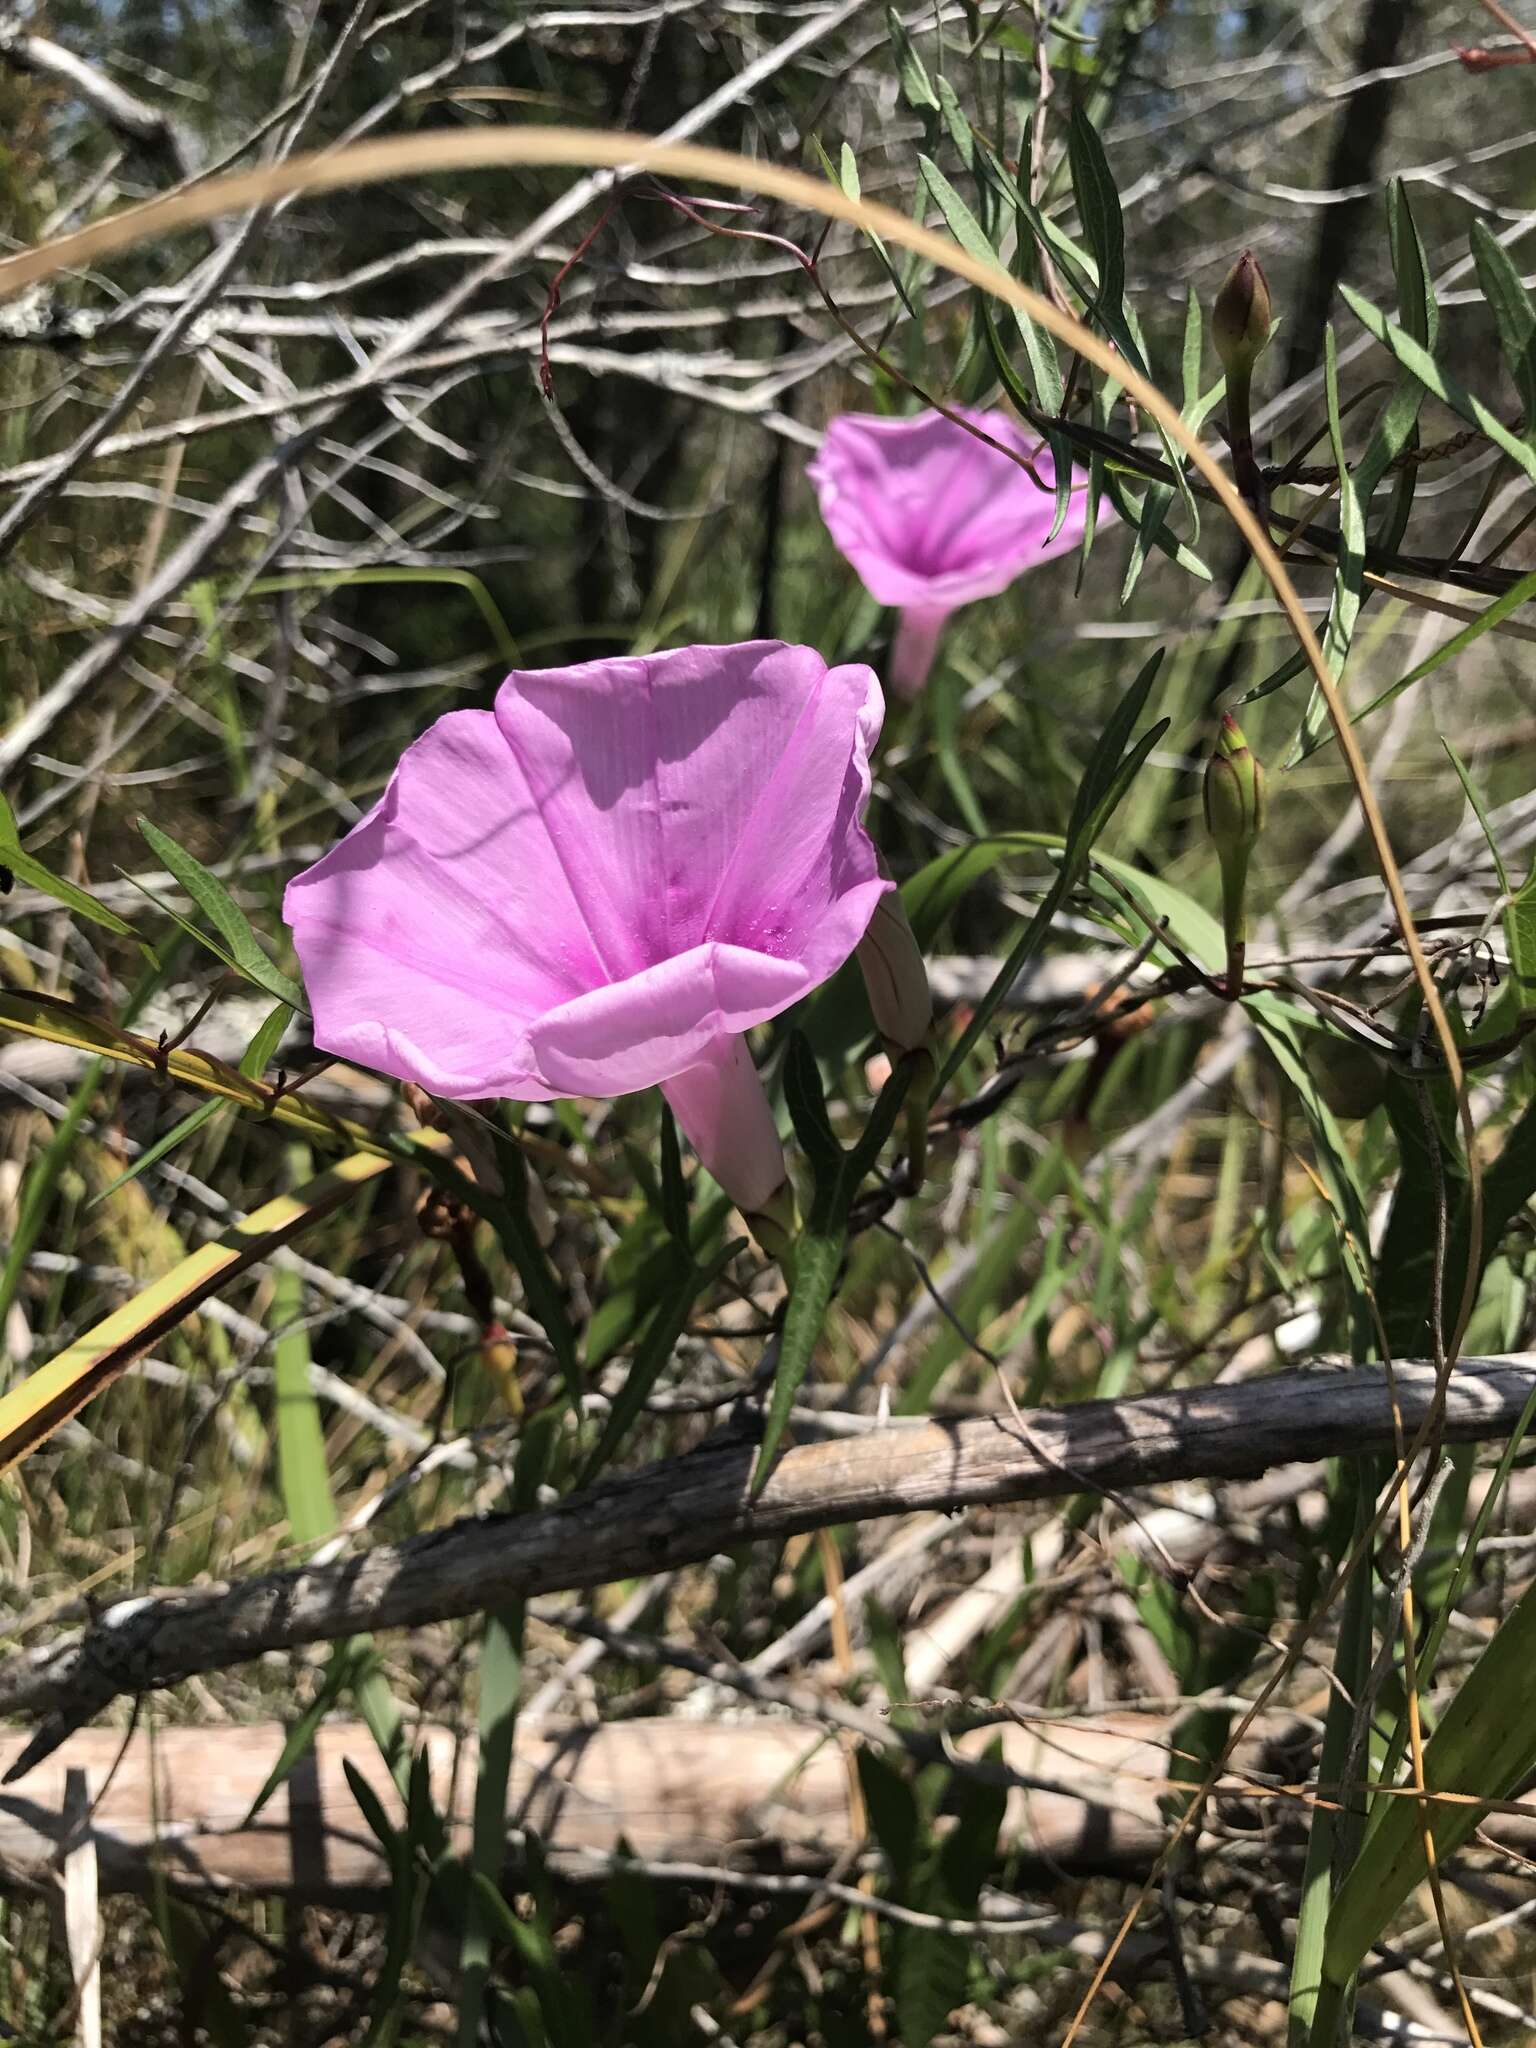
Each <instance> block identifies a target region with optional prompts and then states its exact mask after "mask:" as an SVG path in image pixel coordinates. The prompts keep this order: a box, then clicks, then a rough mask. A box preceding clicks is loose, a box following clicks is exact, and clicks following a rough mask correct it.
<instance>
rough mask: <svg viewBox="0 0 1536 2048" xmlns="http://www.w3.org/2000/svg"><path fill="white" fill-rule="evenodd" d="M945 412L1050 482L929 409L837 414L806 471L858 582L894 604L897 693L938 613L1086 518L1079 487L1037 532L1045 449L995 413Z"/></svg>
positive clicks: (982, 593) (1051, 551) (1029, 563)
mask: <svg viewBox="0 0 1536 2048" xmlns="http://www.w3.org/2000/svg"><path fill="white" fill-rule="evenodd" d="M954 409H955V411H956V412H959V413H961V414H962V416H963V417H964V418H965V419H968V420H970V421H971V422H972V424H973V425H975V426H978V427H980V428H982V429H983V430H984V431H985V432H986V433H988V434H990V435H991V436H992V438H993V440H994V441H1000V442H1002V444H1003V445H1004V447H1008V448H1014V449H1017V450H1018V451H1019V452H1020V453H1021V454H1023V455H1026V456H1028V458H1029V460H1030V461H1031V462H1032V463H1033V465H1034V468H1035V473H1036V475H1038V476H1039V477H1040V478H1041V479H1042V481H1043V482H1044V483H1045V484H1047V485H1048V486H1049V488H1048V489H1046V490H1041V489H1040V488H1039V486H1038V485H1036V484H1035V483H1034V482H1033V481H1032V479H1031V477H1030V475H1029V472H1028V470H1025V469H1021V468H1020V466H1019V465H1018V463H1016V462H1014V461H1013V460H1012V459H1011V458H1010V457H1009V456H1007V455H1004V454H1002V453H1001V452H1000V451H999V450H998V449H996V448H989V447H988V446H987V444H986V442H985V441H978V440H977V439H976V437H975V435H974V434H968V433H967V432H966V430H965V428H964V427H962V426H959V425H957V424H956V422H955V421H954V420H951V419H947V418H946V417H945V416H944V414H943V413H940V412H923V413H918V414H916V415H914V416H913V417H912V418H910V419H885V418H881V417H878V416H876V415H874V414H871V413H862V412H845V413H840V414H839V415H838V417H837V418H836V419H835V420H833V422H832V424H831V425H830V426H829V427H828V429H827V433H826V438H825V440H824V441H823V442H822V444H821V448H820V451H819V453H818V454H817V456H816V459H815V461H814V462H812V463H811V465H810V467H809V469H808V470H807V471H806V474H807V475H808V476H809V477H810V479H811V482H812V483H813V484H814V485H815V486H816V496H817V498H818V500H819V501H820V504H821V516H822V518H823V519H824V520H825V521H826V522H827V527H828V529H829V531H830V532H831V535H832V538H833V540H834V541H835V542H836V543H837V546H838V549H839V551H840V552H841V553H842V554H844V555H845V556H846V557H847V558H848V560H849V561H850V562H851V563H852V564H853V566H854V568H855V569H856V570H857V571H858V573H859V577H860V580H861V581H862V582H863V584H864V587H865V589H866V590H867V591H868V592H869V594H870V596H871V597H873V598H876V599H878V601H879V602H880V603H881V604H889V605H896V606H898V607H899V608H900V611H901V622H900V624H899V626H898V627H897V630H896V644H895V647H894V649H893V651H892V656H891V678H890V679H891V683H892V685H893V686H894V687H895V688H896V689H897V690H899V691H900V692H901V693H902V695H903V696H906V697H913V696H916V694H917V692H918V691H919V690H920V689H921V688H922V686H923V684H924V683H925V682H926V681H927V680H928V671H929V670H930V669H931V668H932V666H933V658H934V655H935V654H936V653H937V651H938V644H939V635H940V633H941V631H942V630H943V626H944V621H945V620H946V619H947V618H948V617H949V615H950V613H951V612H952V611H954V610H955V608H956V607H957V606H958V605H962V604H970V603H971V602H972V600H973V599H975V598H978V597H996V596H997V594H998V592H999V591H1001V590H1006V589H1007V588H1008V585H1009V584H1010V583H1012V581H1013V580H1014V578H1015V577H1016V576H1017V575H1019V574H1020V572H1021V571H1022V570H1025V569H1032V568H1034V567H1035V566H1036V565H1037V564H1039V563H1041V562H1048V561H1050V560H1052V559H1053V558H1054V557H1055V556H1057V555H1061V554H1065V553H1067V552H1068V550H1070V549H1072V548H1075V547H1076V546H1077V545H1078V543H1079V541H1081V539H1082V537H1083V528H1084V526H1085V524H1086V523H1087V504H1086V500H1085V498H1084V496H1083V495H1082V493H1080V492H1079V493H1077V494H1075V495H1074V498H1073V501H1072V504H1071V506H1070V507H1069V509H1068V512H1067V516H1066V518H1065V519H1064V520H1063V521H1062V526H1061V531H1060V533H1058V534H1057V536H1056V538H1055V539H1054V540H1050V541H1048V540H1047V538H1046V536H1047V535H1048V534H1049V533H1050V530H1051V522H1052V520H1053V519H1054V518H1055V516H1056V494H1055V476H1056V472H1055V466H1054V464H1053V463H1052V461H1051V452H1050V450H1049V448H1047V447H1046V446H1045V445H1044V444H1043V443H1038V444H1037V443H1036V442H1034V441H1032V440H1031V439H1030V438H1029V436H1028V435H1027V434H1025V433H1024V431H1023V430H1022V428H1020V427H1019V426H1018V425H1017V424H1016V423H1015V422H1014V421H1013V420H1012V419H1010V418H1009V416H1008V415H1007V414H1006V413H1002V412H973V411H970V410H968V409H967V408H965V407H962V406H957V407H955V408H954Z"/></svg>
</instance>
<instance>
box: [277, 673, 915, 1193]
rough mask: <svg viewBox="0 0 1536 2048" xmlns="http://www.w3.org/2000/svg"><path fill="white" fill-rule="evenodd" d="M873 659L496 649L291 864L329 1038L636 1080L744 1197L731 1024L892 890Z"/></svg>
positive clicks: (748, 1087) (770, 1186)
mask: <svg viewBox="0 0 1536 2048" xmlns="http://www.w3.org/2000/svg"><path fill="white" fill-rule="evenodd" d="M883 711H884V705H883V702H882V699H881V695H880V686H879V684H878V683H877V682H876V680H875V676H874V672H873V671H872V670H871V669H868V668H864V667H851V666H850V667H843V668H832V669H829V668H828V667H827V665H826V663H825V662H824V661H823V660H822V659H821V657H820V656H819V655H818V654H815V653H814V652H813V651H812V650H811V649H810V648H808V647H787V646H785V645H784V644H783V643H782V642H779V641H768V640H765V641H756V642H752V643H749V644H747V645H744V646H736V647H685V648H681V649H679V650H678V651H677V652H675V653H669V654H650V655H643V656H635V657H627V658H620V659H615V660H612V661H593V662H585V663H583V664H581V665H580V666H578V667H575V668H564V669H534V670H519V671H517V672H515V673H514V674H512V675H510V676H508V678H507V680H506V682H505V683H504V684H503V685H502V687H501V689H500V691H499V692H498V693H497V697H496V705H495V709H494V710H492V711H450V712H449V713H448V714H447V716H446V717H443V718H440V719H438V721H437V723H436V724H435V725H433V726H432V727H430V729H429V730H428V731H427V732H426V733H424V734H423V735H422V737H421V738H420V739H419V740H417V741H416V742H415V744H414V745H413V746H411V747H410V748H408V749H407V751H406V753H405V754H404V756H403V757H402V759H401V760H400V762H399V764H398V766H397V767H396V769H395V772H394V774H393V775H392V776H391V778H390V782H389V786H388V788H387V789H386V790H385V792H384V796H383V798H382V800H381V801H380V802H379V804H378V805H377V807H376V808H375V809H374V810H372V811H371V812H370V813H369V814H368V816H367V817H366V818H364V819H363V820H362V822H361V823H360V824H358V825H356V826H354V827H353V829H352V831H350V832H349V833H348V834H347V836H346V837H345V838H344V839H343V840H341V841H340V843H339V844H338V845H336V846H334V847H332V848H331V850H330V851H329V852H328V853H326V854H325V855H324V856H323V857H322V858H321V859H320V860H318V861H317V862H316V863H315V865H314V866H313V867H312V868H307V869H306V870H305V871H304V873H302V874H300V875H296V876H295V877H294V879H293V881H292V882H290V883H289V885H288V893H287V896H286V898H285V900H284V905H283V912H284V916H285V917H286V918H287V921H288V923H289V924H290V926H291V927H292V929H293V934H294V942H295V944H296V945H297V947H298V952H299V958H300V961H301V962H302V964H303V968H304V978H305V982H306V984H307V986H308V989H309V995H310V1000H311V1003H312V1005H313V1009H314V1020H315V1042H316V1044H317V1045H318V1046H319V1047H320V1048H321V1049H322V1050H323V1051H325V1052H330V1053H335V1054H338V1055H339V1056H341V1057H342V1058H345V1059H350V1060H356V1061H359V1062H360V1063H362V1064H364V1065H366V1066H370V1067H374V1068H377V1069H378V1070H380V1071H381V1072H383V1073H386V1074H393V1075H395V1076H396V1077H397V1078H398V1079H400V1080H406V1081H416V1082H419V1083H420V1084H421V1086H422V1087H424V1088H427V1089H429V1090H431V1091H432V1093H434V1094H436V1095H441V1096H446V1097H450V1098H455V1097H457V1098H462V1097H479V1096H506V1097H510V1098H512V1099H513V1100H515V1101H523V1102H545V1101H549V1100H551V1099H553V1098H555V1097H559V1096H570V1095H599V1096H602V1095H625V1094H628V1093H630V1092H631V1091H632V1090H634V1089H639V1088H649V1087H652V1086H655V1085H658V1084H659V1085H660V1087H661V1089H662V1092H663V1093H664V1094H665V1096H666V1098H667V1100H668V1101H669V1102H670V1103H671V1105H672V1108H673V1111H674V1112H675V1114H676V1116H677V1119H678V1122H679V1123H680V1124H681V1126H682V1127H683V1129H684V1131H685V1132H686V1133H687V1135H688V1137H689V1139H690V1140H691V1141H692V1144H693V1147H694V1149H695V1151H696V1152H697V1153H698V1155H699V1157H700V1158H701V1159H702V1160H703V1162H704V1164H705V1165H706V1166H707V1167H708V1168H709V1170H710V1172H711V1173H713V1174H714V1176H715V1178H716V1179H717V1180H718V1181H719V1182H720V1185H721V1186H722V1187H723V1188H724V1189H725V1190H726V1191H727V1193H728V1194H729V1195H730V1196H731V1198H732V1200H733V1201H735V1202H736V1204H737V1205H738V1207H740V1208H741V1209H742V1210H743V1211H745V1212H746V1213H747V1214H748V1215H755V1214H757V1213H758V1212H760V1211H762V1210H763V1209H765V1207H767V1205H768V1204H769V1203H770V1202H771V1201H772V1200H773V1198H774V1197H775V1196H776V1195H777V1194H778V1192H779V1190H780V1189H781V1188H782V1187H783V1186H784V1182H785V1169H784V1155H783V1151H782V1148H781V1146H780V1143H779V1137H778V1132H777V1130H776V1129H775V1127H774V1121H773V1115H772V1112H771V1110H770V1108H769V1105H768V1101H767V1097H766V1096H765V1095H764V1093H763V1087H762V1083H761V1082H760V1081H759V1079H758V1076H757V1072H756V1070H755V1068H754V1067H753V1064H752V1059H751V1055H750V1053H749V1052H748V1050H747V1047H746V1045H745V1044H744V1042H743V1039H742V1033H743V1032H745V1031H749V1030H750V1029H751V1028H752V1026H753V1025H754V1024H760V1023H762V1022H764V1021H765V1020H766V1019H767V1018H769V1017H773V1016H776V1015H777V1014H778V1012H779V1011H781V1010H784V1009H787V1008H788V1007H789V1005H790V1004H791V1003H793V1002H796V1001H798V1000H799V998H800V997H801V996H803V995H805V994H806V993H807V992H808V991H809V990H811V989H813V988H815V987H816V986H817V985H818V983H820V982H823V981H825V980H826V979H827V978H828V976H829V975H831V974H833V973H835V972H836V970H837V969H838V968H839V967H840V966H841V965H842V963H843V961H844V960H846V959H847V957H848V956H849V954H850V953H852V952H853V950H854V948H855V947H856V946H857V945H858V943H859V940H860V939H861V938H862V937H863V935H864V931H865V928H866V926H867V925H868V923H869V921H870V918H871V917H872V916H873V914H874V909H875V905H876V903H877V902H878V901H879V899H880V897H881V895H882V894H883V893H884V892H885V890H886V889H887V888H888V887H889V886H890V885H889V883H887V882H886V881H885V880H884V879H882V877H881V875H880V873H879V870H878V867H877V864H876V857H875V850H874V847H873V846H872V844H871V843H870V840H869V838H868V835H867V834H866V833H865V831H864V828H863V823H862V819H863V813H864V807H865V804H866V802H867V801H868V798H869V753H870V749H871V747H872V746H873V744H874V742H875V740H876V739H877V738H878V736H879V731H880V722H881V718H882V715H883Z"/></svg>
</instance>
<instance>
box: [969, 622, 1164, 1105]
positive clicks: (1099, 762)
mask: <svg viewBox="0 0 1536 2048" xmlns="http://www.w3.org/2000/svg"><path fill="white" fill-rule="evenodd" d="M1162 658H1163V657H1162V652H1161V650H1159V651H1158V652H1157V653H1156V654H1154V655H1153V656H1152V658H1151V660H1150V661H1149V662H1148V663H1147V664H1146V666H1145V667H1144V668H1143V669H1142V671H1141V673H1140V674H1139V675H1138V676H1137V678H1136V680H1135V682H1134V683H1132V685H1131V687H1130V689H1129V690H1127V691H1126V693H1125V695H1124V697H1123V698H1122V699H1121V700H1120V703H1119V704H1118V705H1117V706H1116V708H1115V711H1114V713H1113V714H1112V716H1111V717H1110V720H1109V723H1108V724H1107V725H1106V726H1105V728H1104V732H1103V735H1102V736H1101V738H1100V740H1099V744H1098V746H1097V747H1096V748H1095V749H1094V751H1093V754H1092V756H1091V757H1090V759H1089V762H1088V766H1087V769H1086V770H1085V772H1084V775H1083V779H1082V781H1081V782H1080V783H1079V785H1078V791H1077V799H1076V801H1075V803H1074V804H1073V806H1072V817H1071V819H1070V821H1069V823H1068V825H1067V835H1066V843H1065V846H1064V848H1063V851H1062V857H1061V864H1060V866H1059V867H1058V868H1057V870H1056V876H1055V879H1054V880H1053V881H1052V883H1051V886H1050V888H1049V889H1048V890H1047V891H1046V893H1045V897H1044V900H1043V901H1042V902H1041V904H1040V907H1039V909H1038V910H1037V911H1036V912H1035V914H1034V916H1033V917H1032V918H1031V919H1030V921H1029V923H1028V924H1027V925H1026V926H1025V928H1024V930H1023V931H1022V932H1021V933H1020V935H1019V937H1018V939H1017V940H1016V941H1015V942H1014V945H1013V947H1012V948H1011V950H1010V951H1009V954H1008V957H1007V958H1006V959H1005V960H1004V961H1003V964H1002V966H1001V967H1000V968H999V969H998V971H997V973H996V975H995V976H994V977H993V980H992V985H991V987H990V988H989V989H988V990H987V993H986V994H985V995H984V996H983V997H982V999H981V1001H980V1003H978V1004H977V1006H976V1010H975V1013H974V1015H973V1016H972V1018H971V1021H970V1023H969V1024H968V1025H967V1027H966V1029H965V1030H964V1031H963V1032H962V1033H961V1034H960V1037H959V1039H958V1040H957V1041H956V1043H955V1045H954V1046H953V1048H952V1049H951V1051H950V1055H949V1058H948V1059H947V1060H946V1061H945V1062H944V1070H943V1072H942V1073H941V1074H940V1076H939V1084H938V1085H939V1087H940V1088H943V1087H944V1086H945V1085H946V1084H947V1083H948V1082H949V1080H950V1079H951V1077H952V1076H953V1075H954V1074H955V1073H957V1072H958V1071H959V1068H960V1066H961V1064H962V1063H963V1062H964V1060H965V1059H966V1058H967V1057H968V1055H969V1054H970V1051H971V1048H972V1047H973V1046H974V1045H976V1044H977V1042H978V1041H979V1040H980V1038H981V1035H982V1033H983V1032H984V1031H985V1030H986V1028H987V1026H988V1024H989V1023H990V1022H991V1020H992V1015H993V1012H994V1011H995V1010H996V1008H997V1006H998V1004H999V1003H1000V1002H1001V1001H1002V999H1003V997H1004V996H1005V995H1006V994H1007V992H1008V990H1009V989H1010V988H1012V986H1013V984H1014V982H1015V981H1016V980H1017V979H1018V973H1019V969H1020V968H1021V967H1022V966H1023V965H1024V962H1025V961H1026V960H1029V959H1031V958H1033V956H1034V954H1035V953H1036V952H1037V951H1038V950H1039V948H1040V947H1041V946H1042V945H1043V944H1044V943H1045V938H1046V934H1047V933H1048V932H1049V931H1050V928H1051V920H1052V919H1053V918H1054V917H1055V915H1056V913H1057V911H1058V910H1059V909H1060V908H1061V905H1062V904H1063V903H1064V902H1065V901H1066V898H1067V896H1068V894H1069V892H1070V891H1071V890H1072V889H1073V888H1074V887H1075V886H1076V884H1077V881H1078V879H1079V878H1080V876H1081V875H1082V873H1083V870H1084V868H1085V867H1086V866H1087V863H1088V855H1089V853H1090V852H1091V851H1092V849H1093V843H1094V841H1095V839H1097V837H1098V836H1099V833H1100V832H1101V831H1102V830H1103V829H1104V827H1105V825H1106V824H1107V823H1108V822H1109V819H1110V817H1111V815H1112V814H1113V812H1114V810H1115V807H1116V805H1117V804H1118V803H1119V802H1120V799H1121V798H1122V797H1123V796H1124V794H1125V792H1126V791H1127V790H1128V789H1129V788H1130V786H1131V783H1132V782H1133V781H1134V780H1135V777H1136V774H1137V772H1138V770H1139V769H1140V768H1141V765H1142V763H1143V762H1144V761H1145V760H1146V757H1147V755H1148V754H1150V753H1151V751H1152V749H1153V748H1154V747H1155V746H1156V745H1157V743H1158V741H1159V740H1160V739H1161V738H1162V736H1163V734H1164V733H1165V732H1166V731H1167V729H1168V721H1167V720H1166V719H1163V720H1162V721H1161V722H1160V723H1159V724H1157V725H1155V726H1153V728H1152V729H1151V731H1150V732H1147V733H1144V734H1143V735H1142V737H1141V738H1140V739H1139V740H1138V741H1137V742H1136V743H1135V744H1134V745H1131V744H1130V737H1131V733H1132V732H1133V731H1134V730H1135V726H1136V722H1137V720H1138V719H1139V718H1140V716H1141V712H1142V707H1143V706H1144V705H1145V703H1146V701H1147V698H1148V696H1149V694H1150V693H1151V689H1152V685H1153V683H1154V682H1155V681H1156V680H1157V672H1158V668H1159V666H1160V665H1161V662H1162Z"/></svg>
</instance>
